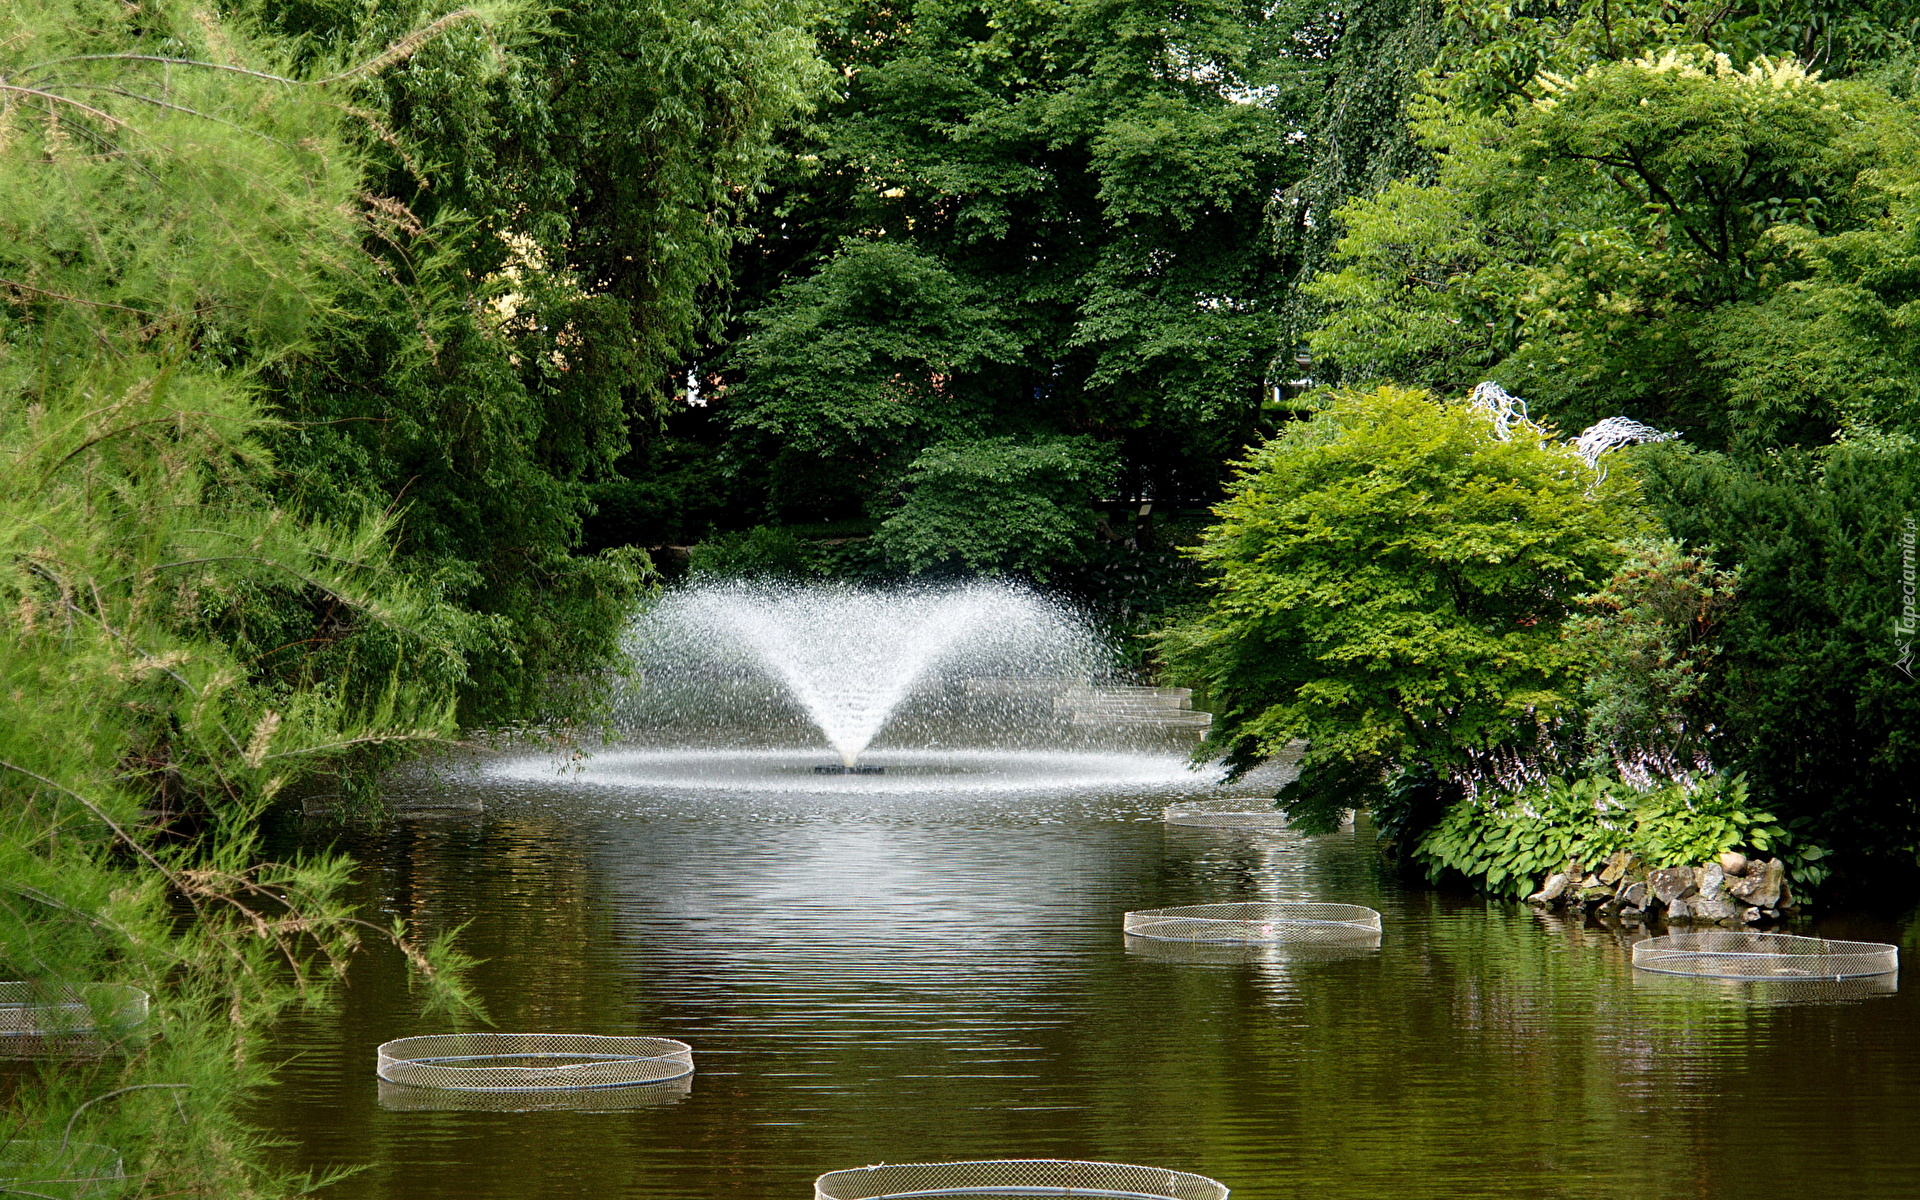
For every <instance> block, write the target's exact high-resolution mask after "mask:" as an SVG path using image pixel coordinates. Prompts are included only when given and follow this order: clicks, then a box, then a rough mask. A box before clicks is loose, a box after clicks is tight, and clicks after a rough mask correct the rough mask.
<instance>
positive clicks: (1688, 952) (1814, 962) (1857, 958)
mask: <svg viewBox="0 0 1920 1200" xmlns="http://www.w3.org/2000/svg"><path fill="white" fill-rule="evenodd" d="M1633 965H1634V966H1635V967H1637V968H1639V969H1640V970H1642V971H1657V972H1659V973H1661V974H1663V975H1709V976H1713V977H1715V978H1719V979H1852V978H1855V977H1857V976H1862V975H1885V974H1887V973H1889V972H1891V971H1897V970H1899V969H1900V948H1899V947H1898V946H1891V945H1888V944H1887V943H1885V942H1836V941H1831V940H1829V939H1827V938H1817V937H1802V936H1800V935H1798V934H1792V933H1744V932H1739V931H1735V930H1711V929H1703V930H1700V931H1698V932H1689V933H1670V934H1667V935H1666V936H1665V937H1654V938H1648V939H1646V940H1645V941H1643V942H1636V943H1635V944H1634V947H1633Z"/></svg>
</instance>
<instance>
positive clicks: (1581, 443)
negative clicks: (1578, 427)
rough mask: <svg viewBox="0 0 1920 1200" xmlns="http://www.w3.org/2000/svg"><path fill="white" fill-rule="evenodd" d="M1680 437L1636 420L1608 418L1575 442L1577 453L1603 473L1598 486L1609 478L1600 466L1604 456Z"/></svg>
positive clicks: (1589, 429) (1600, 474)
mask: <svg viewBox="0 0 1920 1200" xmlns="http://www.w3.org/2000/svg"><path fill="white" fill-rule="evenodd" d="M1679 436H1680V435H1679V434H1678V433H1662V432H1660V431H1659V430H1658V429H1655V428H1654V427H1653V426H1651V425H1642V424H1641V423H1640V422H1638V421H1636V420H1634V419H1633V418H1632V417H1608V418H1607V419H1606V420H1604V421H1602V422H1600V423H1599V424H1598V425H1589V426H1587V428H1586V429H1584V430H1582V431H1581V434H1580V436H1579V437H1577V438H1575V439H1573V452H1574V453H1575V454H1578V455H1579V456H1580V457H1581V459H1582V460H1584V461H1585V462H1586V464H1587V465H1588V466H1589V467H1592V468H1593V469H1594V470H1595V471H1597V472H1598V473H1599V476H1600V478H1599V479H1596V480H1594V482H1595V483H1596V484H1597V483H1599V482H1600V480H1601V479H1605V478H1606V477H1607V469H1606V468H1605V467H1603V466H1601V465H1600V456H1601V455H1602V454H1605V453H1606V452H1607V451H1609V450H1618V449H1619V448H1620V447H1622V446H1632V445H1636V444H1638V443H1642V442H1670V441H1672V440H1673V439H1675V438H1677V437H1679Z"/></svg>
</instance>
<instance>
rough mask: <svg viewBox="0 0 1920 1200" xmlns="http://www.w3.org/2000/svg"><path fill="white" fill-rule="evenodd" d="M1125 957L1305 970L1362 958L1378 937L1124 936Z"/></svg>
mask: <svg viewBox="0 0 1920 1200" xmlns="http://www.w3.org/2000/svg"><path fill="white" fill-rule="evenodd" d="M1126 942H1127V944H1126V949H1127V953H1128V954H1130V955H1132V956H1134V957H1136V958H1143V959H1151V960H1152V961H1154V962H1164V963H1180V964H1186V965H1201V966H1239V965H1243V964H1249V963H1251V964H1256V965H1257V964H1265V965H1267V966H1271V967H1285V966H1307V965H1310V964H1313V963H1327V962H1339V961H1341V960H1343V959H1349V958H1366V957H1367V956H1368V955H1371V954H1374V953H1376V952H1378V951H1379V949H1380V935H1379V934H1377V933H1376V934H1373V935H1371V936H1369V935H1367V934H1363V933H1355V934H1354V935H1353V936H1352V937H1350V938H1342V939H1340V940H1338V941H1327V942H1295V941H1287V942H1189V941H1169V940H1167V939H1165V938H1156V937H1135V936H1134V935H1133V934H1128V935H1127V939H1126Z"/></svg>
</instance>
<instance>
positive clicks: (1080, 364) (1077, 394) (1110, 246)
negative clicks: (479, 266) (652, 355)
mask: <svg viewBox="0 0 1920 1200" xmlns="http://www.w3.org/2000/svg"><path fill="white" fill-rule="evenodd" d="M1296 7H1297V8H1298V9H1299V11H1295V8H1296ZM1310 18H1313V19H1317V12H1315V11H1314V10H1313V9H1312V7H1311V6H1308V5H1299V6H1287V5H1282V6H1277V7H1276V6H1271V5H1256V4H1250V3H1246V2H1244V0H1204V2H1203V3H1200V4H1172V3H1167V2H1165V0H1070V2H1069V3H1065V4H1060V5H1052V6H1037V5H1032V4H1027V3H1024V2H1008V3H999V2H995V3H990V4H987V5H984V6H983V5H977V4H972V3H956V2H954V0H919V2H917V3H914V4H910V5H907V6H904V7H902V6H898V5H893V6H889V5H879V4H871V3H858V4H853V5H850V6H849V7H848V8H847V9H846V10H844V11H843V12H841V13H839V14H836V15H835V16H834V17H833V18H832V19H831V20H830V21H829V22H828V23H827V25H826V26H825V31H824V33H823V35H822V38H823V44H824V46H825V48H826V52H827V54H828V56H829V58H830V59H831V60H832V61H833V62H834V64H835V66H836V68H837V69H838V70H839V71H840V72H841V75H842V78H843V80H844V82H843V83H842V85H841V86H840V88H839V89H838V92H837V94H836V96H835V97H834V98H833V100H832V101H831V102H830V103H829V104H828V105H827V106H826V107H825V109H824V111H823V113H822V119H821V120H820V122H819V123H818V124H817V125H816V126H814V127H813V128H811V129H809V130H807V131H806V132H805V133H804V135H800V136H796V137H795V138H794V139H793V145H794V149H795V155H794V158H793V159H792V161H791V162H790V163H789V164H788V165H787V166H786V167H785V168H784V169H783V170H782V171H781V172H780V174H779V176H778V180H777V185H776V187H775V189H774V192H773V195H772V197H771V201H770V204H769V205H768V207H767V209H766V210H765V216H764V217H763V218H762V219H761V220H760V222H759V235H758V236H757V237H756V238H755V239H754V240H753V241H752V242H750V243H747V244H745V245H743V246H742V247H741V249H740V251H739V253H738V254H737V255H736V269H737V271H738V275H739V278H740V281H741V282H740V306H741V309H742V316H741V319H740V321H739V323H738V325H737V327H736V329H735V330H734V332H733V337H732V340H731V343H730V345H729V346H728V347H725V348H723V349H721V350H720V352H719V353H718V354H717V355H716V357H715V359H714V363H715V365H716V366H717V367H718V369H717V370H712V371H711V372H710V375H711V378H710V382H709V384H708V386H706V387H704V388H703V390H702V400H703V401H705V402H707V403H710V404H711V405H712V407H713V409H714V411H716V412H718V413H719V414H720V415H721V417H722V419H723V420H724V421H725V422H726V423H727V426H728V428H729V430H730V432H731V437H730V439H729V440H728V443H727V444H726V445H725V446H724V447H716V448H715V449H714V451H713V453H714V454H715V456H716V459H717V460H718V461H720V462H722V463H724V464H725V465H726V466H727V468H728V469H729V470H730V471H731V472H732V481H733V487H734V489H735V491H736V494H737V495H740V496H742V497H751V498H752V505H753V506H758V507H757V511H746V512H743V513H742V514H741V515H740V517H739V518H738V519H742V520H745V521H749V522H752V523H758V522H763V521H765V520H768V519H773V520H776V521H783V522H788V523H801V522H828V521H865V522H866V523H867V525H868V527H869V528H871V527H873V526H875V525H878V524H880V523H881V522H885V521H890V520H893V519H894V517H895V516H896V515H898V516H899V522H912V521H915V520H918V519H919V518H918V517H916V516H913V515H911V514H910V513H909V512H908V510H909V509H913V510H914V511H915V512H917V511H919V509H920V508H923V507H924V506H925V504H926V500H924V499H923V500H921V501H915V500H913V499H912V497H913V496H915V495H918V494H920V491H922V490H924V483H925V480H923V479H921V477H920V476H919V475H916V474H914V472H915V471H916V470H917V468H915V466H914V464H915V463H916V462H919V461H921V459H922V455H923V454H928V453H934V450H933V448H934V447H936V446H939V447H943V449H942V450H940V451H939V452H938V455H946V454H948V453H952V454H959V455H962V456H968V455H971V456H973V457H976V458H979V459H981V460H983V461H984V459H985V458H987V457H992V456H994V455H1000V454H1003V453H1011V452H1013V451H1014V450H1016V449H1017V450H1022V451H1030V452H1031V453H1032V454H1033V455H1034V456H1037V457H1038V458H1045V457H1047V456H1048V455H1050V454H1052V453H1053V451H1052V450H1051V449H1049V448H1050V447H1058V446H1062V445H1067V444H1069V443H1070V442H1071V441H1072V440H1073V439H1091V440H1092V441H1093V442H1097V443H1098V444H1099V445H1100V446H1102V447H1105V448H1106V449H1105V450H1103V451H1102V453H1103V454H1111V455H1114V456H1116V457H1117V459H1118V463H1119V468H1118V470H1117V472H1115V474H1114V483H1113V486H1112V489H1111V491H1110V492H1109V493H1108V495H1107V497H1105V498H1106V499H1108V500H1110V501H1111V500H1112V499H1113V497H1114V496H1116V495H1117V496H1118V497H1120V498H1121V500H1122V501H1125V502H1129V503H1130V505H1131V506H1133V507H1137V506H1138V505H1139V504H1140V503H1141V502H1142V501H1147V502H1151V503H1157V504H1159V505H1161V506H1162V507H1163V508H1165V507H1175V506H1180V505H1193V504H1195V503H1198V502H1202V501H1205V500H1207V499H1210V498H1211V496H1212V495H1213V494H1214V490H1215V489H1216V487H1217V483H1218V479H1219V476H1220V464H1221V462H1222V461H1224V459H1225V458H1226V457H1228V456H1229V455H1231V454H1233V453H1235V452H1236V451H1237V449H1238V448H1239V446H1240V445H1242V444H1243V443H1244V441H1245V439H1246V438H1247V437H1248V436H1250V435H1251V433H1252V432H1253V431H1255V430H1257V429H1258V428H1259V427H1260V423H1261V421H1262V420H1263V419H1264V418H1263V416H1262V407H1261V406H1262V404H1263V402H1264V400H1265V399H1266V398H1267V397H1268V395H1269V394H1270V391H1269V383H1268V379H1269V376H1270V374H1271V373H1272V371H1271V364H1272V362H1273V360H1274V358H1275V355H1276V354H1277V353H1279V352H1280V351H1281V350H1282V349H1283V348H1284V347H1285V346H1286V341H1287V338H1286V334H1285V332H1284V329H1283V322H1282V319H1281V306H1282V302H1283V300H1284V297H1285V294H1286V291H1287V286H1288V279H1289V275H1290V272H1291V269H1292V268H1291V265H1290V263H1289V261H1288V260H1287V258H1286V257H1285V255H1284V253H1283V252H1282V250H1281V249H1280V248H1279V246H1278V243H1277V241H1276V238H1275V236H1274V234H1273V230H1272V220H1273V213H1274V205H1275V203H1276V196H1277V193H1278V192H1279V191H1280V190H1281V189H1283V188H1284V187H1286V186H1287V185H1288V184H1290V183H1291V182H1293V181H1295V180H1297V179H1298V178H1299V177H1300V176H1301V175H1302V174H1303V173H1304V170H1305V166H1306V162H1307V157H1308V156H1307V151H1306V149H1305V148H1304V147H1303V146H1302V145H1301V144H1300V141H1299V138H1298V133H1299V131H1300V130H1301V129H1302V128H1303V127H1304V118H1303V115H1302V114H1305V113H1308V112H1310V111H1311V109H1312V106H1313V105H1314V104H1316V103H1317V102H1318V95H1317V93H1315V92H1314V91H1313V86H1312V85H1313V81H1314V79H1315V72H1316V71H1317V70H1318V63H1317V60H1315V59H1314V58H1313V55H1314V53H1315V51H1313V50H1312V44H1311V43H1310V42H1309V43H1304V44H1303V43H1296V42H1295V41H1294V40H1293V39H1294V37H1295V35H1296V34H1298V33H1299V32H1300V30H1301V29H1302V28H1303V27H1305V25H1307V24H1308V23H1309V19H1310ZM1063 439H1065V440H1063ZM966 443H976V444H977V446H978V450H977V452H975V451H968V450H965V449H964V444H966ZM938 455H937V456H938ZM956 461H957V460H956ZM914 480H920V482H913V481H914ZM1028 481H1031V482H1032V487H1033V489H1034V490H1031V491H1024V490H1022V489H1026V488H1027V487H1028ZM995 486H996V489H998V493H999V494H1000V495H1002V496H1004V497H1006V498H1007V502H1008V503H1021V504H1027V505H1031V506H1041V505H1044V504H1045V503H1047V502H1048V499H1049V497H1051V496H1052V494H1053V493H1052V490H1051V489H1053V488H1054V486H1055V485H1054V483H1053V482H1052V481H1051V477H1050V476H1048V475H1046V473H1040V474H1033V473H1028V472H1021V471H1016V472H1014V473H1012V474H1010V475H1007V476H1006V477H1005V478H1002V479H999V480H998V481H997V482H996V484H995ZM1016 493H1018V495H1019V497H1020V498H1019V499H1018V500H1016V499H1015V495H1016ZM1079 503H1080V502H1079V501H1076V504H1077V505H1078V504H1079ZM916 506H917V507H916ZM1093 516H1094V514H1093V512H1092V510H1090V509H1087V508H1085V507H1084V506H1081V507H1080V511H1079V515H1078V518H1077V519H1078V520H1079V522H1080V528H1079V529H1078V530H1077V532H1076V533H1075V536H1074V537H1073V538H1071V539H1069V540H1068V542H1062V543H1060V544H1061V545H1062V546H1065V545H1068V544H1069V542H1070V543H1071V545H1072V551H1071V553H1072V554H1073V555H1074V556H1082V557H1084V551H1085V549H1086V547H1087V546H1089V545H1091V544H1093V543H1092V539H1093V537H1094V527H1093V520H1092V518H1093ZM947 519H950V520H953V521H962V520H963V519H964V521H965V522H966V523H967V524H969V525H970V526H971V532H969V533H967V534H965V537H967V538H973V537H975V536H976V535H977V536H978V537H979V538H983V539H986V540H992V539H994V538H995V537H998V536H1000V535H998V534H996V533H995V532H994V531H993V530H992V529H991V528H990V526H991V525H992V523H993V521H994V520H995V517H994V516H992V515H989V512H988V510H985V509H983V510H981V511H979V512H977V513H975V514H972V515H971V516H968V515H967V514H965V513H963V512H961V511H960V510H957V509H956V510H951V511H950V512H949V514H948V518H947ZM899 522H896V523H895V524H894V525H892V526H891V528H893V529H895V530H898V529H902V528H904V527H905V526H904V525H903V524H900V523H899ZM955 528H956V532H957V531H958V527H957V526H956V527H955ZM1112 544H1114V545H1116V546H1117V545H1118V542H1115V543H1112ZM962 557H964V556H962ZM950 558H951V556H932V557H929V556H927V555H923V554H919V553H917V552H916V553H915V554H912V555H909V556H907V557H906V558H896V559H894V560H891V561H893V562H894V563H896V564H899V565H903V566H906V567H907V569H909V570H917V569H935V568H936V559H938V562H939V564H940V569H944V567H945V565H946V564H947V563H948V562H949V561H950ZM1034 561H1035V562H1036V563H1037V562H1038V560H1037V559H1036V560H1034ZM1056 565H1057V564H1056Z"/></svg>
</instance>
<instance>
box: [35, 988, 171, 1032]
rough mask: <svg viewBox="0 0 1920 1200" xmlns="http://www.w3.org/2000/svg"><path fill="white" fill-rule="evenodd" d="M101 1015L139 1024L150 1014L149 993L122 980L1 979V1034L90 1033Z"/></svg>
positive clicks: (114, 1021) (119, 1022)
mask: <svg viewBox="0 0 1920 1200" xmlns="http://www.w3.org/2000/svg"><path fill="white" fill-rule="evenodd" d="M102 1017H104V1018H106V1020H107V1021H109V1022H111V1023H113V1024H118V1025H136V1024H139V1023H140V1022H141V1021H144V1020H146V1017H147V994H146V993H145V992H143V991H141V990H140V989H139V988H137V987H128V986H126V985H125V984H119V983H83V984H79V985H77V986H71V987H67V986H61V985H57V984H45V983H34V982H30V981H27V980H18V979H16V980H8V981H4V982H0V1037H46V1036H57V1035H59V1034H71V1033H90V1032H92V1031H93V1030H95V1029H97V1028H98V1027H99V1024H100V1018H102Z"/></svg>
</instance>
